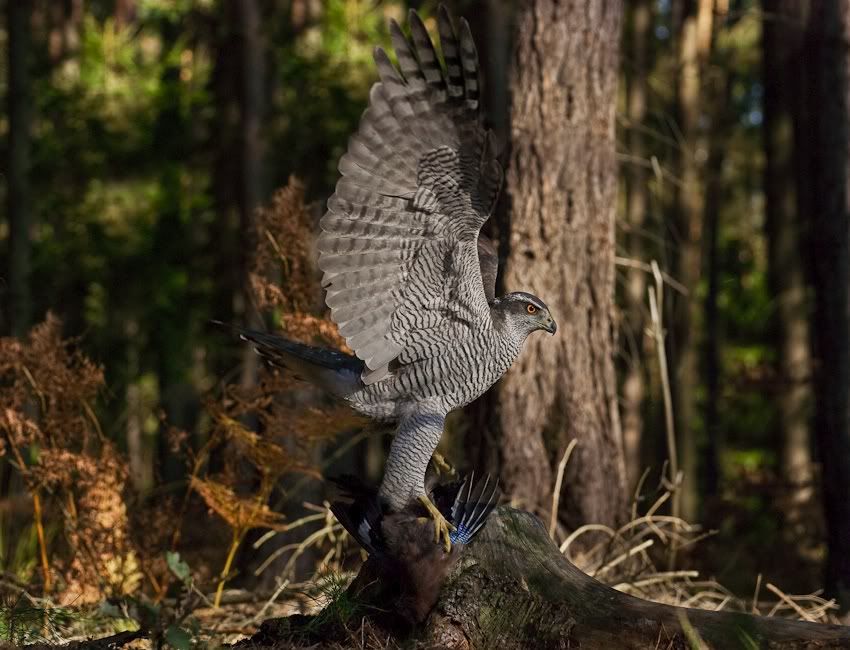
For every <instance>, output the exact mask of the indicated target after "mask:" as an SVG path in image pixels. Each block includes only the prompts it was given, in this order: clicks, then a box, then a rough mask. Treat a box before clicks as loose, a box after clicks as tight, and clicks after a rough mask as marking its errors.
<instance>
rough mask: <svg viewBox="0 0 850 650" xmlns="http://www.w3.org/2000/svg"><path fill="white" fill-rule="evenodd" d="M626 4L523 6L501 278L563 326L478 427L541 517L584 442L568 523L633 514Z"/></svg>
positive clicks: (511, 490)
mask: <svg viewBox="0 0 850 650" xmlns="http://www.w3.org/2000/svg"><path fill="white" fill-rule="evenodd" d="M622 11H623V9H622V4H621V3H620V2H607V3H588V4H586V5H581V6H579V5H575V4H567V3H561V2H555V1H554V0H535V1H534V2H528V3H523V4H522V5H521V6H520V9H519V15H518V30H517V34H516V44H515V47H516V58H515V61H514V66H513V70H512V73H511V90H512V100H511V102H512V103H511V109H512V114H511V137H512V144H513V147H512V152H511V160H510V167H509V170H508V175H507V193H508V195H509V198H510V200H511V204H512V206H511V211H510V212H511V214H510V218H509V219H510V220H509V223H507V224H505V226H504V227H503V228H501V229H500V235H501V236H500V240H501V241H500V246H501V251H500V252H501V253H502V256H503V259H504V266H503V271H504V273H503V286H504V287H505V289H506V290H519V289H522V290H527V291H531V292H533V293H535V294H537V295H539V296H540V297H541V298H543V299H544V300H545V301H547V302H548V304H549V306H550V308H551V310H552V313H553V315H554V317H555V319H556V320H557V321H558V326H559V329H558V335H557V337H556V338H555V339H554V340H552V339H550V338H548V337H546V336H543V335H538V336H531V337H530V338H529V340H528V341H527V342H526V344H525V350H524V352H523V354H522V356H521V357H520V359H519V360H518V361H517V362H516V364H515V365H514V367H513V368H512V369H511V370H510V371H509V372H508V374H507V375H506V376H505V378H504V379H503V380H502V381H501V382H500V383H499V384H498V385H497V386H496V387H495V388H494V389H493V390H492V391H490V393H489V394H488V396H487V397H486V398H485V399H484V400H483V401H482V403H481V404H480V405H479V407H478V408H479V414H482V413H483V414H484V416H483V419H484V420H485V424H486V425H487V426H482V427H479V426H476V427H473V432H474V434H475V435H478V436H479V440H478V442H479V447H480V449H482V450H483V451H484V459H485V460H488V461H489V463H488V464H489V466H490V467H494V466H495V465H496V464H499V467H500V477H501V480H502V483H503V485H504V488H505V490H506V492H507V493H508V495H509V496H510V497H511V498H512V499H515V500H516V501H517V502H519V503H522V504H523V505H524V506H525V507H527V508H529V509H532V510H536V511H538V512H539V511H548V509H549V508H550V505H551V501H552V489H553V483H554V474H555V468H556V467H557V465H558V463H559V461H560V458H561V456H562V454H563V453H564V450H565V449H566V447H567V445H568V444H569V442H570V441H571V440H573V439H576V440H578V446H577V447H576V449H575V452H574V453H573V455H572V458H571V460H570V463H569V465H568V467H567V473H566V480H565V481H564V488H563V494H562V497H563V498H562V499H561V504H562V505H565V506H566V507H565V508H562V514H563V517H562V521H563V522H564V523H565V524H566V525H567V526H569V527H575V526H577V525H579V524H582V523H585V522H589V521H592V522H600V523H606V524H614V523H616V522H618V521H622V519H623V517H624V515H625V512H626V489H625V482H626V481H625V463H624V459H623V445H622V437H621V432H620V423H619V415H618V411H617V385H616V378H615V373H614V365H613V352H614V345H615V341H614V339H615V335H614V331H613V330H614V324H613V312H614V302H613V297H614V221H615V208H616V198H617V167H616V159H615V141H614V114H615V102H616V95H617V77H618V63H619V60H618V58H619V47H618V43H619V35H620V21H621V16H622ZM480 460H481V459H479V462H480ZM499 461H500V463H499Z"/></svg>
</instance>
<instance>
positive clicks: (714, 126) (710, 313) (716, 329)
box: [700, 71, 736, 497]
mask: <svg viewBox="0 0 850 650" xmlns="http://www.w3.org/2000/svg"><path fill="white" fill-rule="evenodd" d="M713 82H714V83H713V86H712V88H711V91H710V93H706V94H710V95H711V107H712V109H711V113H712V117H711V129H710V134H709V138H708V140H709V142H708V160H707V162H706V165H705V177H706V181H705V198H704V209H703V219H704V221H705V239H706V242H705V253H706V262H707V264H706V274H707V276H708V291H707V292H706V297H705V339H706V340H705V384H706V399H705V435H706V439H705V452H704V453H703V454H702V457H703V459H704V467H703V471H702V479H703V480H702V482H701V483H702V485H701V486H700V487H701V488H702V490H701V492H702V494H703V495H704V496H705V497H717V496H718V493H719V488H720V478H721V477H720V450H721V447H722V440H721V431H720V422H719V404H720V392H721V391H720V386H721V374H722V364H721V355H720V348H721V345H720V343H721V337H722V331H721V324H720V317H719V309H718V293H719V288H720V287H719V285H720V260H719V259H718V257H719V251H718V238H719V236H720V223H721V221H720V213H721V209H722V206H723V200H724V194H725V185H724V183H723V162H724V160H725V159H726V147H727V145H728V134H729V123H730V121H732V122H734V120H735V118H736V116H735V115H731V116H730V115H729V113H730V111H729V110H728V107H729V106H730V105H731V103H732V97H731V87H732V79H731V73H730V72H729V71H723V72H722V73H720V74H718V75H717V76H716V78H715V79H714V80H713Z"/></svg>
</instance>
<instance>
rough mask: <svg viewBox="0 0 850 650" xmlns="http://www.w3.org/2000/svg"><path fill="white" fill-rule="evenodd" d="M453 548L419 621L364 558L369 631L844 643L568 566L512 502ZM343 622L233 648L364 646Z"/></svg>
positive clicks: (432, 639) (261, 637)
mask: <svg viewBox="0 0 850 650" xmlns="http://www.w3.org/2000/svg"><path fill="white" fill-rule="evenodd" d="M453 552H460V553H461V555H460V557H459V559H458V560H457V562H456V564H455V565H454V566H453V567H452V569H451V571H450V572H449V574H448V576H447V579H446V582H445V583H444V586H443V588H442V591H441V592H440V597H439V600H438V602H437V604H436V606H435V608H434V609H433V610H432V612H431V613H430V615H429V616H428V618H427V619H426V620H425V622H424V623H423V624H422V626H420V627H414V628H412V629H411V628H409V627H408V628H405V627H404V626H400V625H398V623H397V621H394V619H393V615H392V612H393V608H394V607H395V606H397V603H394V602H393V601H390V600H387V599H386V598H385V597H384V594H383V593H382V589H383V586H382V585H381V584H376V583H375V582H374V581H373V580H372V579H371V578H370V577H368V576H369V571H370V567H369V563H368V562H367V564H366V565H365V566H364V568H363V569H362V570H361V573H360V575H359V576H358V578H356V579H355V581H354V582H353V583H352V585H351V587H349V590H348V596H347V597H346V600H345V602H346V603H347V605H348V607H349V609H348V611H349V612H351V611H352V606H353V605H356V604H360V605H363V606H365V609H360V610H359V611H366V612H371V613H370V614H368V615H367V618H368V619H369V620H370V621H371V624H373V625H375V626H376V627H377V630H375V628H371V629H372V630H373V631H375V632H376V633H375V634H374V635H373V636H372V638H375V639H380V643H381V646H380V647H388V648H392V647H399V646H401V647H428V648H444V649H447V650H454V649H457V650H460V649H464V650H474V649H477V648H480V649H485V648H486V649H489V648H499V649H500V650H514V649H517V650H519V649H525V648H535V649H547V648H582V649H583V650H611V649H612V648H617V649H623V650H627V649H631V648H634V649H641V650H643V649H645V648H682V649H684V648H696V647H699V648H709V649H714V648H716V649H718V650H721V649H722V650H728V649H729V648H756V647H759V648H771V649H772V650H780V649H783V650H791V649H796V648H800V649H803V648H819V649H825V648H850V628H847V627H842V626H838V625H823V624H818V623H803V622H798V621H788V620H779V619H775V618H764V617H759V616H751V615H748V614H743V613H736V612H724V611H720V612H717V611H707V610H698V609H688V608H683V607H673V606H671V605H663V604H660V603H654V602H650V601H646V600H641V599H639V598H635V597H634V596H630V595H628V594H624V593H622V592H620V591H616V590H614V589H612V588H611V587H608V586H606V585H603V584H602V583H600V582H598V581H596V580H594V579H593V578H591V577H590V576H588V575H586V574H585V573H583V572H582V571H580V570H579V569H577V568H576V567H575V566H573V565H572V564H571V563H570V562H569V561H568V560H567V559H566V558H565V557H564V556H563V554H561V553H560V551H559V550H558V548H557V547H556V546H555V544H554V543H553V542H552V541H551V540H550V539H549V536H548V534H547V532H546V530H545V529H544V527H543V525H542V524H541V522H540V520H539V519H537V518H536V517H534V516H533V515H530V514H529V513H527V512H521V511H519V510H513V509H511V508H506V507H500V508H497V509H496V510H495V511H494V512H493V513H492V514H491V515H490V518H489V520H488V522H487V525H486V527H485V528H484V530H483V531H482V532H481V533H480V534H479V536H478V537H477V538H476V540H475V541H474V542H473V544H472V545H470V546H468V547H466V548H465V549H462V550H459V551H453ZM346 623H347V621H345V620H341V619H340V618H335V617H334V616H324V617H323V616H322V615H321V614H320V615H319V616H317V617H297V616H296V617H292V618H290V619H272V620H269V621H266V622H265V623H263V625H262V626H261V628H260V631H259V632H258V633H257V634H256V635H254V637H253V638H251V639H248V640H245V641H243V642H241V643H240V644H237V645H236V647H237V648H239V647H244V648H262V647H287V648H289V647H305V646H306V647H316V644H317V643H319V644H321V643H322V642H324V643H325V644H327V643H328V641H329V640H331V639H333V640H334V641H337V642H339V643H340V645H341V647H342V648H346V647H351V646H353V647H358V648H362V647H364V646H363V645H360V640H361V634H362V633H363V632H364V631H365V630H367V629H370V628H369V627H368V626H365V623H364V620H363V619H362V618H361V617H360V616H359V615H358V616H351V621H350V625H351V627H353V628H354V630H356V633H355V632H354V631H353V630H350V631H348V632H346V631H345V630H346ZM340 628H342V629H340ZM287 643H292V645H286V644H287ZM296 643H298V644H299V645H296ZM302 644H303V645H302ZM335 647H337V646H335ZM367 647H370V646H367Z"/></svg>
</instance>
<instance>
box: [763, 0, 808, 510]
mask: <svg viewBox="0 0 850 650" xmlns="http://www.w3.org/2000/svg"><path fill="white" fill-rule="evenodd" d="M763 4H764V21H763V23H762V24H763V28H762V34H763V37H762V59H763V76H764V102H763V104H764V132H763V133H764V149H765V175H764V188H765V215H766V223H765V225H766V233H767V244H768V278H769V282H770V290H771V294H772V296H773V300H774V305H775V315H774V318H773V319H772V321H773V322H774V323H775V326H776V330H775V339H774V341H775V343H774V345H775V348H776V353H777V354H776V358H777V368H776V372H777V377H778V382H779V386H778V390H777V395H776V398H777V400H776V401H777V404H778V407H779V432H780V439H781V449H780V458H781V471H782V478H783V479H784V480H785V481H786V482H787V484H788V487H789V497H790V498H789V499H788V507H787V509H786V511H787V513H788V516H789V520H791V521H794V520H796V519H799V516H800V511H801V507H802V506H804V505H805V504H806V503H807V502H808V501H809V500H810V498H811V495H812V490H811V482H812V459H811V452H810V439H809V409H810V402H811V389H810V385H809V381H810V374H811V359H810V346H809V343H810V334H809V321H808V317H809V314H808V312H809V301H808V300H807V298H806V293H807V287H806V272H805V267H804V264H803V256H802V254H801V249H800V241H801V232H800V219H799V214H798V210H797V201H796V196H795V194H796V193H795V192H794V184H793V182H792V179H793V178H794V171H795V169H794V157H795V155H799V151H797V146H796V143H795V141H794V129H793V120H792V105H793V102H794V93H795V91H796V90H798V89H796V88H795V87H794V83H793V76H794V75H793V70H794V66H795V65H799V59H800V56H801V48H802V36H803V26H804V25H803V22H802V21H803V16H802V14H801V12H800V3H799V2H798V1H795V0H764V3H763ZM789 72H792V74H789Z"/></svg>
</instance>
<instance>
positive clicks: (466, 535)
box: [331, 463, 500, 623]
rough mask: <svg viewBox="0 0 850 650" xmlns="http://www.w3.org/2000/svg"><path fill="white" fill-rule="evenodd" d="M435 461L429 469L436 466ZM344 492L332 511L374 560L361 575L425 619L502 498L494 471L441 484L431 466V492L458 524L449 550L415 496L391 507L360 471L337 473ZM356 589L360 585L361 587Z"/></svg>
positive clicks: (413, 618) (414, 619) (407, 612)
mask: <svg viewBox="0 0 850 650" xmlns="http://www.w3.org/2000/svg"><path fill="white" fill-rule="evenodd" d="M435 469H436V468H435V467H434V465H433V463H432V464H431V466H429V470H435ZM332 480H333V482H334V483H335V484H336V486H337V488H338V491H339V496H338V498H336V499H334V501H333V502H332V503H331V511H332V512H333V513H334V515H336V518H337V519H338V520H339V522H340V523H341V524H342V526H343V527H344V528H345V529H346V530H347V531H348V533H349V534H350V535H351V537H352V538H354V539H355V540H356V541H357V542H358V543H359V544H360V546H361V547H363V549H365V550H366V552H367V553H368V554H369V563H370V566H369V567H368V569H364V570H363V571H362V572H361V575H358V578H357V580H359V582H360V583H361V586H362V585H363V583H365V584H370V583H371V582H372V579H373V577H377V578H378V579H379V580H380V582H381V583H382V588H383V589H384V590H385V591H388V592H389V593H391V594H392V597H391V598H389V599H386V600H389V601H390V602H393V603H394V605H393V609H394V610H395V611H396V612H397V613H399V614H401V615H402V616H403V617H404V618H406V619H407V620H408V621H409V622H411V623H419V622H421V621H422V620H424V618H425V617H426V616H427V614H428V612H430V611H431V608H432V607H433V606H434V604H435V603H436V602H437V598H438V596H439V594H440V588H441V587H442V585H443V582H444V581H445V578H446V576H447V575H448V573H449V571H450V570H451V568H452V567H453V566H454V564H455V563H456V562H457V560H458V558H459V557H460V554H459V553H456V552H455V549H456V548H460V547H463V546H465V545H466V544H469V542H470V541H471V540H472V538H473V537H475V535H476V534H477V533H478V532H479V531H480V530H481V528H482V527H483V526H484V524H485V522H486V521H487V516H488V515H489V514H490V512H491V511H492V510H493V508H494V507H495V506H496V504H497V502H498V501H499V495H500V492H499V485H498V481H496V480H494V479H492V478H491V477H490V476H485V477H483V478H482V479H479V480H477V481H476V480H475V476H474V475H473V476H468V477H467V478H466V479H464V480H463V481H454V482H452V483H444V484H438V483H437V482H436V480H437V472H436V471H429V472H428V473H427V475H426V479H425V487H426V489H427V491H428V495H429V497H430V498H431V499H432V501H433V503H434V504H435V505H436V507H437V508H438V509H439V510H440V512H441V513H442V515H443V516H444V517H445V518H446V520H447V521H449V522H450V523H451V524H452V525H453V526H454V530H453V531H452V533H451V540H452V544H453V546H452V552H451V553H444V552H443V549H442V547H440V546H437V545H435V544H434V543H433V542H432V541H431V539H430V538H428V539H426V538H423V535H422V534H421V527H420V520H419V517H418V514H417V512H416V508H415V507H413V506H415V505H417V504H416V503H415V502H414V504H412V506H409V507H407V508H405V509H404V510H402V511H401V512H387V511H386V507H385V505H384V504H383V503H382V500H381V498H380V497H379V496H378V494H377V492H376V491H375V490H374V489H373V488H370V487H368V486H366V485H364V484H363V483H362V482H360V481H359V480H357V479H356V478H354V477H340V478H339V479H332ZM355 591H356V589H355Z"/></svg>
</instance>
